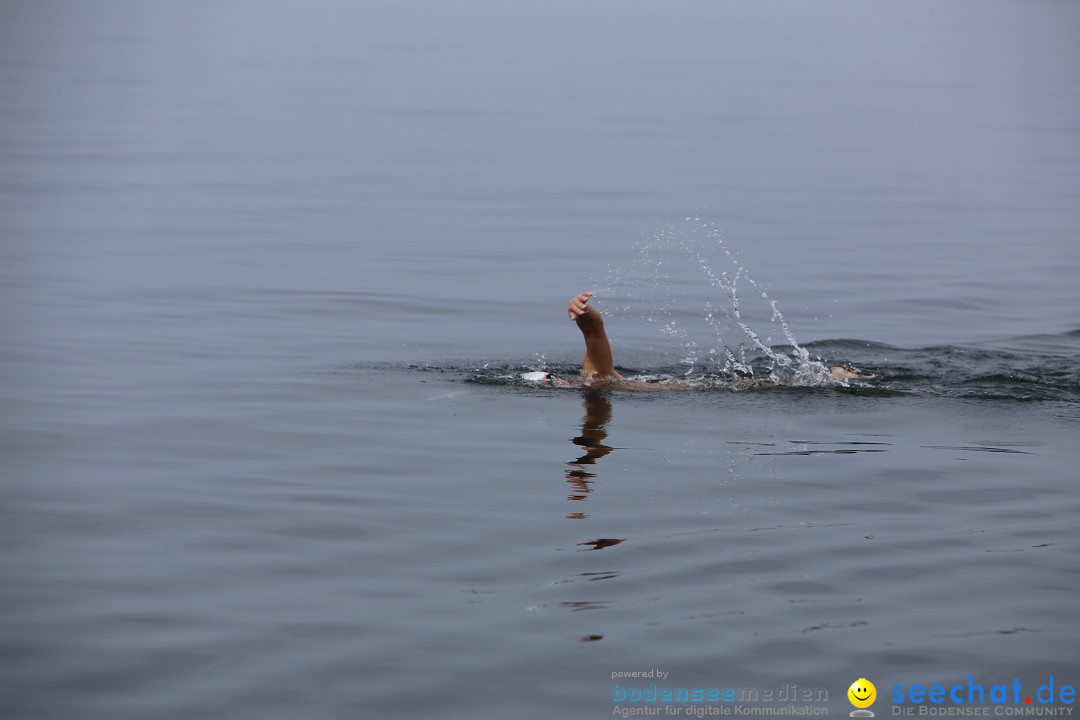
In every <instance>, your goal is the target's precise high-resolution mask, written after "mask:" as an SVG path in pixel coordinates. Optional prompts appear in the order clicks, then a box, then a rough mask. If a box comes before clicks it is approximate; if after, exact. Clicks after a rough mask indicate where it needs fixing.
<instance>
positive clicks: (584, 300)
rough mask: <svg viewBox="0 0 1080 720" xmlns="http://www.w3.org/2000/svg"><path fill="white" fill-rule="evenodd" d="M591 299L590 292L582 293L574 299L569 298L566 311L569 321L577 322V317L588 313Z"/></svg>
mask: <svg viewBox="0 0 1080 720" xmlns="http://www.w3.org/2000/svg"><path fill="white" fill-rule="evenodd" d="M591 297H592V293H591V292H583V293H581V294H580V295H578V296H576V297H572V298H570V307H568V308H567V309H566V314H567V315H569V316H570V319H571V320H577V319H578V317H579V316H581V315H584V314H585V313H587V312H589V305H588V302H589V298H591Z"/></svg>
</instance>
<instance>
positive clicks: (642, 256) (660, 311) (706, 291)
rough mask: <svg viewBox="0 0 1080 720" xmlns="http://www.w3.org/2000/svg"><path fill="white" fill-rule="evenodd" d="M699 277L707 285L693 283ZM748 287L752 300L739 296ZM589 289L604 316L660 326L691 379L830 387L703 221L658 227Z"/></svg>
mask: <svg viewBox="0 0 1080 720" xmlns="http://www.w3.org/2000/svg"><path fill="white" fill-rule="evenodd" d="M702 276H703V279H704V281H705V283H706V285H705V286H704V287H702V285H701V281H700V280H695V279H694V278H701V277H702ZM747 287H749V289H750V291H751V292H750V295H749V297H751V298H753V302H750V301H748V300H746V299H745V298H744V297H743V296H742V295H741V294H740V289H745V288H747ZM594 292H595V293H596V295H597V296H606V297H607V298H608V299H609V301H610V302H609V311H613V312H615V313H616V314H619V315H621V316H622V317H623V319H626V320H633V319H635V317H636V318H637V319H640V320H643V321H644V322H645V323H646V324H647V325H651V326H657V327H659V330H660V332H661V334H662V335H663V336H664V338H665V339H666V341H667V343H668V346H669V347H670V345H671V343H674V344H675V346H676V347H681V349H682V351H683V353H684V356H683V357H682V358H681V360H680V361H679V363H680V365H683V366H686V370H685V371H684V372H682V373H680V374H682V375H684V376H685V377H686V378H688V379H691V380H697V381H699V382H705V383H709V382H717V381H726V382H732V381H736V382H745V381H748V382H750V383H751V384H752V383H757V382H763V381H764V382H768V383H770V384H781V385H796V386H817V385H826V384H832V383H833V382H834V381H833V380H832V379H831V378H830V375H829V368H828V367H826V366H825V365H824V364H823V363H822V362H820V361H818V360H815V359H813V358H811V357H810V353H809V352H808V351H807V350H806V348H804V347H802V346H801V345H800V344H799V342H798V341H797V340H796V338H795V334H794V332H793V331H792V329H791V327H790V326H789V325H788V323H787V321H786V320H785V319H784V316H783V314H782V313H781V312H780V309H779V307H778V306H777V302H776V300H774V299H773V298H771V297H770V296H769V294H768V292H766V291H765V289H764V288H763V287H762V286H761V285H759V284H758V283H757V282H756V281H755V280H754V279H753V278H752V277H750V275H749V273H748V272H747V271H746V268H744V267H743V266H742V264H741V263H740V262H739V260H738V258H737V257H736V255H735V254H734V253H732V251H731V249H730V248H729V247H728V246H727V244H726V243H725V242H724V239H723V236H722V235H721V233H720V230H719V229H718V228H717V227H716V226H715V225H713V224H712V223H709V222H703V221H702V220H701V219H700V218H696V217H687V218H686V219H685V220H684V221H683V222H682V223H678V224H671V225H668V226H667V227H664V228H661V229H660V230H658V231H657V232H656V234H655V235H654V236H653V237H651V238H648V239H647V240H644V241H643V242H641V243H640V244H639V246H638V248H637V252H636V254H635V256H634V258H633V259H632V260H631V261H630V262H629V263H627V264H625V265H622V266H619V267H612V268H609V269H608V271H607V272H606V273H605V275H604V277H603V278H602V279H601V281H600V282H599V283H597V285H596V290H595V291H594ZM612 304H613V305H614V307H612V306H611V305H612ZM777 331H779V333H780V334H782V336H783V338H784V341H785V342H782V343H781V344H780V345H774V344H773V341H772V337H770V336H769V335H768V333H772V332H777Z"/></svg>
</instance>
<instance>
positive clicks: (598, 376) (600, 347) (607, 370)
mask: <svg viewBox="0 0 1080 720" xmlns="http://www.w3.org/2000/svg"><path fill="white" fill-rule="evenodd" d="M590 297H592V293H591V292H583V293H581V294H580V295H577V296H575V297H573V298H571V299H570V306H569V307H568V308H567V309H566V313H567V315H569V316H570V319H571V320H573V321H574V322H576V323H577V326H578V329H580V330H581V334H582V335H584V336H585V357H584V358H583V359H582V361H581V375H582V379H585V380H605V379H608V378H611V379H617V380H622V379H623V377H622V375H620V374H619V373H617V372H615V366H614V364H613V361H612V356H611V343H610V342H608V337H607V333H606V332H604V318H603V317H602V316H601V315H600V311H599V310H597V309H596V308H594V307H592V306H591V305H589V298H590Z"/></svg>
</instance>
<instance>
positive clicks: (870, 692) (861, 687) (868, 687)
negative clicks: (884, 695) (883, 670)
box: [847, 678, 877, 708]
mask: <svg viewBox="0 0 1080 720" xmlns="http://www.w3.org/2000/svg"><path fill="white" fill-rule="evenodd" d="M847 697H848V700H850V701H851V704H852V705H854V706H855V707H857V708H868V707H870V706H871V705H873V704H874V700H876V699H877V688H875V687H874V683H872V682H870V681H869V680H867V679H866V678H859V679H858V680H856V681H855V682H853V683H851V687H849V688H848V689H847Z"/></svg>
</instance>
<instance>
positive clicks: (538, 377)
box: [522, 292, 873, 391]
mask: <svg viewBox="0 0 1080 720" xmlns="http://www.w3.org/2000/svg"><path fill="white" fill-rule="evenodd" d="M592 295H593V294H592V293H591V292H583V293H581V294H579V295H575V296H574V297H572V298H570V305H569V306H568V307H567V308H566V314H567V315H568V316H569V317H570V319H571V320H573V321H574V322H575V323H577V326H578V329H579V330H581V334H582V336H584V338H585V357H584V358H582V360H581V375H580V377H579V378H578V380H577V381H576V382H573V381H569V380H564V379H563V378H560V377H556V376H555V375H552V374H551V373H544V372H531V373H525V375H523V376H522V377H523V378H524V379H526V380H534V381H550V382H551V383H552V384H553V385H555V386H557V387H575V386H579V385H583V386H587V387H591V388H598V389H602V390H606V389H610V390H646V391H655V390H689V389H691V388H690V386H689V385H687V384H686V383H684V382H680V381H677V380H672V381H666V382H651V383H647V382H642V381H640V380H628V379H627V378H625V377H623V376H622V375H621V374H620V373H619V371H617V370H616V369H615V364H614V360H613V355H612V352H611V343H610V342H609V341H608V336H607V332H606V331H605V330H604V318H603V316H602V315H601V314H600V311H599V310H597V309H596V308H594V307H593V306H592V305H590V304H589V299H590V298H592ZM829 376H830V377H831V378H832V379H833V380H849V379H851V378H859V377H873V376H872V375H869V376H867V375H860V374H859V373H858V372H857V371H855V370H854V369H852V368H846V367H841V366H834V367H832V368H830V370H829Z"/></svg>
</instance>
